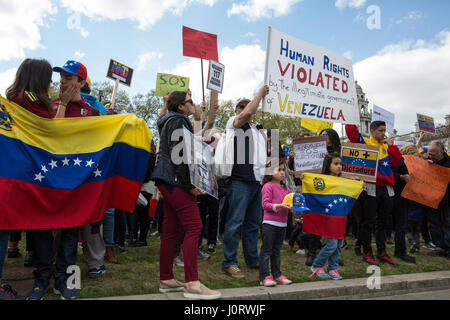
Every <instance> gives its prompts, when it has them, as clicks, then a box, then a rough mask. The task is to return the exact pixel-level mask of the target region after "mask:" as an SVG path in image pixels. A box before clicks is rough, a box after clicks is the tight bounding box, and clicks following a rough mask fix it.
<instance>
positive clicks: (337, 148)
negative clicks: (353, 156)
mask: <svg viewBox="0 0 450 320" xmlns="http://www.w3.org/2000/svg"><path fill="white" fill-rule="evenodd" d="M319 136H326V137H327V151H328V153H333V152H336V153H339V154H340V153H341V139H340V138H339V135H338V133H337V132H336V131H335V130H334V129H331V128H327V129H323V130H322V131H320V133H319Z"/></svg>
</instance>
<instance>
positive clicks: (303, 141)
mask: <svg viewBox="0 0 450 320" xmlns="http://www.w3.org/2000/svg"><path fill="white" fill-rule="evenodd" d="M294 153H295V158H294V164H295V176H296V177H298V175H299V173H300V172H313V173H320V172H322V165H323V159H324V158H325V156H326V154H327V137H325V136H320V137H311V138H299V139H295V140H294Z"/></svg>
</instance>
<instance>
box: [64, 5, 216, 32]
mask: <svg viewBox="0 0 450 320" xmlns="http://www.w3.org/2000/svg"><path fill="white" fill-rule="evenodd" d="M216 2H217V0H165V1H159V0H147V1H144V0H128V1H122V0H96V1H92V0H77V1H72V0H61V4H62V6H64V7H67V8H68V9H70V10H72V11H74V12H79V13H81V14H83V15H85V16H86V17H89V18H91V19H94V20H102V19H109V20H122V19H130V20H135V21H137V22H138V25H139V28H140V29H146V28H147V27H149V26H152V25H154V24H155V23H156V22H158V21H159V20H160V19H161V18H162V17H163V16H164V14H166V13H167V12H169V13H172V14H174V15H181V13H182V12H183V10H184V9H185V8H186V7H187V6H188V5H190V4H192V3H200V4H203V5H207V6H210V7H211V6H213V5H214V4H215V3H216Z"/></svg>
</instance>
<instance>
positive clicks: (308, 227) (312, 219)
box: [302, 173, 363, 239]
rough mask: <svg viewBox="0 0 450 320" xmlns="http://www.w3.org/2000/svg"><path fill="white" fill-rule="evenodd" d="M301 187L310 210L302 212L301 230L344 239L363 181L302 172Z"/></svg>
mask: <svg viewBox="0 0 450 320" xmlns="http://www.w3.org/2000/svg"><path fill="white" fill-rule="evenodd" d="M302 190H303V196H304V197H305V200H306V204H305V205H306V206H307V207H308V208H309V209H310V211H306V212H304V213H303V232H306V233H311V234H315V235H318V236H322V237H325V238H331V239H344V237H345V227H346V224H347V215H348V213H349V212H350V210H351V209H352V207H353V205H354V204H355V202H356V200H357V199H358V197H359V195H360V194H361V192H362V190H363V182H362V181H355V180H350V179H345V178H340V177H334V176H329V175H322V174H314V173H304V178H303V180H302Z"/></svg>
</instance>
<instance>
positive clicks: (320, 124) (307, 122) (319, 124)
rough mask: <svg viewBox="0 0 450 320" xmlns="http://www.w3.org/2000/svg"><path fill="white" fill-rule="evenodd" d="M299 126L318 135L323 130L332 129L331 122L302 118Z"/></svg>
mask: <svg viewBox="0 0 450 320" xmlns="http://www.w3.org/2000/svg"><path fill="white" fill-rule="evenodd" d="M301 126H302V127H303V128H305V129H308V130H310V131H312V132H317V133H320V132H321V131H322V130H323V129H331V128H333V122H328V121H320V120H314V119H307V118H302V120H301Z"/></svg>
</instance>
